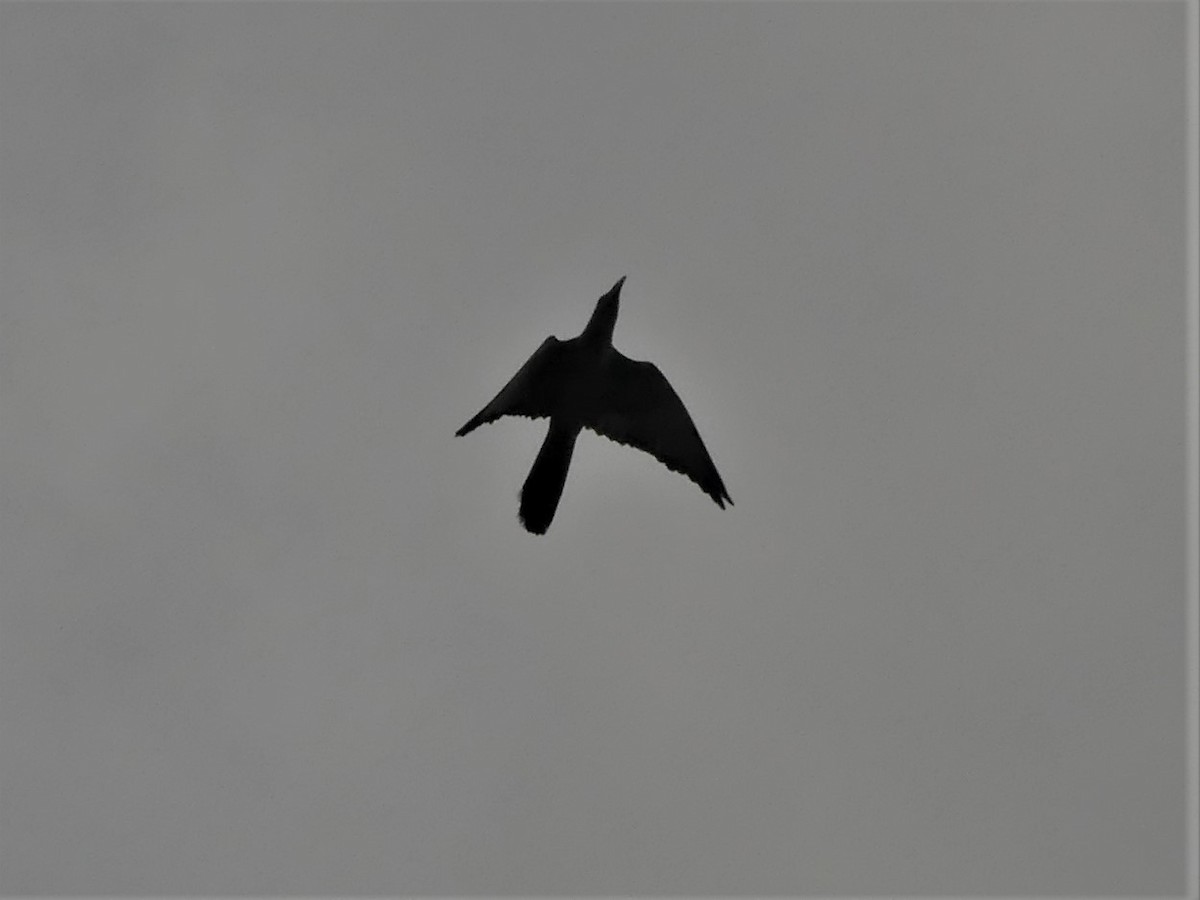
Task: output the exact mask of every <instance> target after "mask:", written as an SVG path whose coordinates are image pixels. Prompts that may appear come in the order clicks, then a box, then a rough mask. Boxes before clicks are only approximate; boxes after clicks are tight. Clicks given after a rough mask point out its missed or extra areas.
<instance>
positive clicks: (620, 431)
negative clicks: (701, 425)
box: [584, 351, 733, 509]
mask: <svg viewBox="0 0 1200 900" xmlns="http://www.w3.org/2000/svg"><path fill="white" fill-rule="evenodd" d="M584 424H585V425H587V427H588V428H590V429H591V430H592V431H594V432H596V433H597V434H600V435H603V436H604V437H606V438H609V439H610V440H614V441H616V442H618V443H620V444H625V445H627V446H630V447H636V448H637V449H638V450H643V451H645V452H646V453H649V454H650V455H651V456H653V457H654V458H655V459H657V460H658V461H659V462H661V463H662V464H663V465H665V466H666V467H667V468H668V469H671V470H672V471H675V472H678V473H680V474H681V475H686V476H687V477H688V478H690V479H691V480H692V481H694V482H696V484H697V485H699V486H700V489H701V490H702V491H704V493H706V494H708V496H710V497H712V499H713V501H714V502H715V503H716V504H717V506H719V507H721V508H722V509H724V508H725V503H726V502H728V503H729V505H730V506H732V505H733V501H732V500H731V499H730V498H729V492H728V491H727V490H726V489H725V483H724V482H723V481H722V480H721V476H720V475H719V474H718V473H717V467H716V466H715V465H713V461H712V457H710V456H709V455H708V449H707V448H706V447H705V446H704V441H703V440H701V438H700V432H698V431H697V430H696V426H695V424H694V423H693V422H692V417H691V416H690V415H688V411H687V408H686V407H685V406H684V405H683V401H682V400H680V399H679V395H678V394H676V393H675V389H674V388H672V387H671V383H670V382H669V381H667V379H666V377H665V376H664V375H663V373H662V372H660V371H659V369H658V366H656V365H654V363H649V362H640V361H637V360H632V359H629V358H628V357H627V356H624V355H623V354H621V353H618V352H616V351H613V356H612V358H611V360H610V362H609V366H608V369H607V371H606V372H605V389H604V401H603V402H602V403H600V404H598V407H597V411H596V412H594V413H593V414H592V415H590V416H589V419H588V420H586V421H585V422H584Z"/></svg>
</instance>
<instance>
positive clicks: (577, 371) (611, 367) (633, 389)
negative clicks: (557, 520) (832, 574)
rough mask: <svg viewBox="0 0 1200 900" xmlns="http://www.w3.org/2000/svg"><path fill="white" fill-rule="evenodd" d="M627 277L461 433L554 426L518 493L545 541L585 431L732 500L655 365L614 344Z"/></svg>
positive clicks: (531, 526)
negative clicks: (517, 422)
mask: <svg viewBox="0 0 1200 900" xmlns="http://www.w3.org/2000/svg"><path fill="white" fill-rule="evenodd" d="M624 283H625V279H624V278H623V277H622V278H621V279H620V280H619V281H618V282H617V283H616V284H615V285H613V287H612V289H611V290H610V291H609V292H608V293H607V294H605V295H604V296H603V297H601V298H600V299H599V300H598V301H597V302H596V308H595V310H594V311H593V312H592V316H591V318H590V319H589V320H588V324H587V326H586V327H585V328H584V330H583V332H582V333H581V334H579V335H578V336H577V337H574V338H571V339H570V340H565V341H560V340H559V339H558V338H556V337H548V338H546V339H545V340H544V341H543V342H542V345H541V346H540V347H539V348H538V349H537V350H536V351H535V352H534V354H533V356H531V357H530V358H529V359H528V360H527V361H526V363H525V365H523V366H522V367H521V368H520V370H518V372H517V374H516V375H514V376H513V377H512V379H511V380H510V381H509V382H508V384H506V385H505V386H504V387H503V388H502V389H501V390H500V393H498V394H497V395H496V396H495V398H493V400H492V402H491V403H489V404H488V405H487V406H485V407H484V408H483V409H481V410H480V411H479V412H478V413H477V414H476V415H475V416H473V417H472V418H471V420H470V421H468V422H467V423H466V424H465V425H464V426H463V427H462V428H460V429H459V430H458V431H457V432H456V434H457V435H459V436H461V435H464V434H467V433H469V432H471V431H474V430H475V429H476V428H478V427H479V426H480V425H483V424H486V423H488V422H493V421H495V420H496V419H498V418H500V417H501V416H508V415H515V416H529V417H531V418H542V417H548V418H549V419H550V427H549V429H548V430H547V432H546V439H545V441H544V442H543V443H542V448H541V450H540V451H538V456H537V459H536V460H534V463H533V468H532V469H530V472H529V476H528V477H527V478H526V479H525V484H524V486H523V487H522V488H521V506H520V512H519V518H520V520H521V524H522V525H524V526H525V528H526V529H527V530H529V531H531V532H533V533H534V534H545V532H546V529H548V528H549V527H550V523H551V521H553V519H554V513H555V511H556V510H557V508H558V501H559V499H560V497H561V496H562V489H563V485H564V484H565V483H566V478H567V470H568V469H569V468H570V464H571V454H572V453H573V451H574V449H575V441H576V439H577V438H578V437H579V432H580V431H581V430H582V429H583V428H588V429H590V430H592V431H594V432H596V433H597V434H600V435H603V436H604V437H607V438H609V439H611V440H614V441H617V442H618V443H622V444H627V445H629V446H632V447H636V448H638V449H639V450H644V451H645V452H647V453H649V454H650V455H651V456H653V457H655V458H656V459H657V460H659V462H661V463H663V464H664V465H666V466H667V467H668V468H670V469H672V470H674V471H676V472H680V473H681V474H683V475H686V476H687V477H688V478H690V479H692V481H694V482H696V484H698V485H699V486H700V488H701V490H703V491H704V492H705V493H706V494H708V495H709V496H710V497H712V499H713V501H714V502H715V503H716V504H717V505H718V506H720V507H721V508H722V509H724V507H725V503H726V502H728V503H729V504H730V505H732V504H733V501H732V500H730V498H729V492H728V491H726V490H725V484H724V482H722V481H721V476H720V475H719V474H717V469H716V466H714V465H713V461H712V458H711V457H710V456H709V455H708V450H707V448H705V446H704V442H703V441H702V440H701V439H700V434H699V432H698V431H696V426H695V424H693V422H692V419H691V416H689V415H688V412H687V409H686V408H685V407H684V405H683V401H681V400H680V399H679V395H678V394H676V393H675V391H674V389H673V388H672V387H671V385H670V383H669V382H668V381H667V379H666V378H665V377H664V376H663V374H662V373H661V372H660V371H659V370H658V367H657V366H655V365H654V364H653V363H648V362H639V361H637V360H632V359H629V358H628V357H626V356H625V355H624V354H622V353H621V352H620V351H618V350H617V349H616V348H615V347H613V345H612V334H613V328H614V326H615V325H616V322H617V313H618V311H619V309H620V295H621V286H622V285H623V284H624Z"/></svg>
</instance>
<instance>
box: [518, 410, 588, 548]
mask: <svg viewBox="0 0 1200 900" xmlns="http://www.w3.org/2000/svg"><path fill="white" fill-rule="evenodd" d="M577 437H579V427H578V426H571V425H564V424H561V423H559V422H557V421H555V420H554V419H551V420H550V430H549V431H547V432H546V440H545V441H543V442H542V449H541V450H539V451H538V455H537V459H535V460H534V461H533V468H532V469H530V470H529V477H528V478H526V479H525V485H524V486H523V487H522V488H521V511H520V519H521V524H522V525H524V526H525V528H526V530H527V531H531V532H533V533H534V534H545V533H546V529H547V528H549V527H550V523H551V522H552V521H553V520H554V511H555V510H556V509H558V500H559V498H560V497H561V496H562V491H563V485H564V484H566V481H567V469H568V468H570V465H571V454H572V453H573V452H574V451H575V439H576V438H577Z"/></svg>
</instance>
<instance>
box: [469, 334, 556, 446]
mask: <svg viewBox="0 0 1200 900" xmlns="http://www.w3.org/2000/svg"><path fill="white" fill-rule="evenodd" d="M566 343H567V342H566V341H560V340H559V339H558V338H556V337H554V336H551V337H548V338H546V340H544V341H542V345H541V346H540V347H538V348H537V350H535V351H534V353H533V356H531V357H529V359H528V360H526V361H525V365H523V366H521V368H520V369H519V370H517V374H516V375H514V376H513V377H512V378H511V379H509V382H508V384H506V385H505V386H504V387H503V388H501V389H500V393H498V394H497V395H496V396H495V397H494V398H493V399H492V402H491V403H489V404H488V405H487V406H485V407H484V408H483V409H481V410H480V411H479V412H478V413H476V414H475V416H474V417H473V418H472V419H471V420H470V421H469V422H467V424H466V425H464V426H463V427H462V428H460V429H458V431H456V432H455V434H456V435H457V436H459V437H462V436H463V435H464V434H467V433H468V432H471V431H474V430H475V429H476V428H478V427H479V426H480V425H486V424H487V423H489V422H494V421H496V419H498V418H500V417H501V416H528V417H529V418H532V419H537V418H541V417H544V416H549V415H550V414H551V412H552V409H551V406H552V404H553V402H554V399H555V398H554V392H553V387H554V385H555V383H556V381H557V379H556V370H557V369H558V368H559V367H560V365H561V363H562V357H563V347H564V345H565V344H566Z"/></svg>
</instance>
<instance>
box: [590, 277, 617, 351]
mask: <svg viewBox="0 0 1200 900" xmlns="http://www.w3.org/2000/svg"><path fill="white" fill-rule="evenodd" d="M625 278H626V276H624V275H622V276H621V277H620V278H619V279H618V280H617V283H616V284H614V285H613V286H612V288H611V289H610V290H609V292H608V293H607V294H605V295H604V296H603V297H601V298H600V299H599V300H597V301H596V309H595V310H594V311H593V312H592V317H591V319H589V320H588V323H587V327H586V328H585V329H584V330H583V333H584V335H586V336H587V337H588V338H589V339H590V340H592V341H595V342H597V343H603V344H612V333H613V327H614V326H615V325H616V324H617V312H618V311H619V310H620V308H621V285H623V284H624V283H625Z"/></svg>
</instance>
